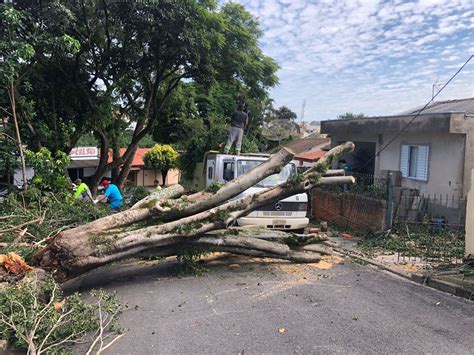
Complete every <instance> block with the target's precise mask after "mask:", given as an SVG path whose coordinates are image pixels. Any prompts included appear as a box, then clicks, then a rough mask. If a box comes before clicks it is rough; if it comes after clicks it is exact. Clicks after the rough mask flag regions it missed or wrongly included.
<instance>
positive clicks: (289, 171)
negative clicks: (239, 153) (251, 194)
mask: <svg viewBox="0 0 474 355" xmlns="http://www.w3.org/2000/svg"><path fill="white" fill-rule="evenodd" d="M262 163H263V161H260V160H239V161H238V162H237V176H240V175H242V174H245V173H246V172H247V171H249V170H252V169H253V168H255V167H256V166H258V165H260V164H262ZM295 173H296V168H295V165H294V164H292V163H289V164H286V165H285V167H284V168H283V169H282V170H281V171H280V172H279V173H278V174H273V175H270V176H268V177H266V178H265V179H263V180H262V181H260V182H258V183H257V184H256V185H255V186H257V187H272V186H275V185H278V184H282V183H284V182H286V181H287V180H288V178H289V177H290V176H292V175H293V174H295Z"/></svg>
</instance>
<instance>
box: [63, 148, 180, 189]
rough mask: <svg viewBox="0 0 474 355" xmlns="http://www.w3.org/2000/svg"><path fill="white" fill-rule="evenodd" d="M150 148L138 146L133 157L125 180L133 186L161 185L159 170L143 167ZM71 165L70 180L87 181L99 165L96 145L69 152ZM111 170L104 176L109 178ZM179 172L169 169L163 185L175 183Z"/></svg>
mask: <svg viewBox="0 0 474 355" xmlns="http://www.w3.org/2000/svg"><path fill="white" fill-rule="evenodd" d="M149 150H150V148H138V149H137V151H136V153H135V156H134V157H133V161H132V167H131V169H130V173H129V174H128V178H127V180H128V181H129V182H130V183H132V184H133V185H135V186H143V187H154V186H158V185H162V176H161V171H160V170H157V169H147V168H145V163H144V161H143V158H144V156H145V154H146V152H148V151H149ZM125 151H126V148H120V155H123V154H124V153H125ZM70 157H71V165H70V167H69V168H68V173H69V176H70V178H71V179H72V180H74V179H76V178H80V179H82V180H84V181H85V182H87V178H88V177H90V176H92V175H93V174H94V172H95V170H96V169H97V167H98V166H99V150H98V149H97V148H96V147H78V148H74V149H73V150H72V151H71V153H70ZM111 161H112V151H111V150H110V151H109V157H108V162H109V163H110V162H111ZM111 176H112V173H111V171H107V172H106V174H105V176H104V177H106V178H110V177H111ZM179 177H180V172H179V170H177V169H171V170H170V171H169V172H168V176H167V178H166V181H165V185H172V184H177V183H178V182H179Z"/></svg>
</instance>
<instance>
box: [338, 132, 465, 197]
mask: <svg viewBox="0 0 474 355" xmlns="http://www.w3.org/2000/svg"><path fill="white" fill-rule="evenodd" d="M394 136H395V133H385V134H372V135H371V134H354V133H353V132H348V131H341V132H337V133H333V134H332V136H331V138H332V144H333V146H335V145H337V144H339V142H340V141H348V140H350V141H353V142H357V141H360V142H375V143H376V151H379V150H380V148H381V147H384V146H385V145H386V144H387V143H388V142H389V141H390V140H391V139H392V138H393V137H394ZM473 136H474V135H473ZM473 136H466V135H465V134H453V133H449V132H441V131H438V132H427V133H424V132H418V133H404V134H402V135H400V136H399V137H397V138H396V139H395V141H393V143H391V144H390V145H389V146H388V147H387V148H386V149H385V150H384V151H383V152H382V153H381V154H380V156H379V157H377V158H376V159H375V175H377V176H378V174H379V173H380V171H382V170H396V171H399V170H400V152H401V146H402V145H403V144H414V145H428V146H429V147H430V152H429V163H428V181H427V182H425V181H419V180H414V179H410V178H402V186H403V187H407V188H413V189H417V190H418V191H419V192H420V194H425V195H428V194H430V195H434V194H437V195H439V194H442V195H446V194H448V195H450V196H455V197H459V196H465V195H466V193H467V189H466V187H465V182H464V179H465V175H466V174H465V166H464V165H465V159H466V149H465V147H466V137H468V139H472V137H473ZM469 150H472V159H471V160H470V161H469V162H467V161H466V164H471V165H474V142H470V145H469ZM346 160H348V161H350V159H346ZM473 168H474V166H473Z"/></svg>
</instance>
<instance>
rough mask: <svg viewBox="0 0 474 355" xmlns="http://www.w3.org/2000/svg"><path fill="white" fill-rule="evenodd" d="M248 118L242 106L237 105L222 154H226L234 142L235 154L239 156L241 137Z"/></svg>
mask: <svg viewBox="0 0 474 355" xmlns="http://www.w3.org/2000/svg"><path fill="white" fill-rule="evenodd" d="M247 124H248V116H247V114H246V113H245V112H244V105H243V104H239V106H238V107H237V111H235V112H234V113H233V114H232V118H231V127H230V132H229V137H228V138H227V143H226V145H225V147H224V154H228V153H229V151H230V148H231V147H232V144H233V143H234V142H235V153H236V154H237V155H240V148H241V147H242V137H243V136H244V128H245V127H247Z"/></svg>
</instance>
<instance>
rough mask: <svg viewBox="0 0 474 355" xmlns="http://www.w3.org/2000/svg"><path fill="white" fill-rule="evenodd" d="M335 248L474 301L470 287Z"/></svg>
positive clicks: (399, 274) (411, 279)
mask: <svg viewBox="0 0 474 355" xmlns="http://www.w3.org/2000/svg"><path fill="white" fill-rule="evenodd" d="M333 249H334V251H336V252H338V253H340V254H343V255H346V256H350V257H352V258H355V259H358V260H360V261H363V262H365V263H367V264H370V265H373V266H377V267H378V268H380V269H383V270H385V271H388V272H390V273H392V274H395V275H397V276H400V277H403V278H404V279H407V280H410V281H413V282H416V283H418V284H420V285H422V286H428V287H431V288H434V289H437V290H439V291H442V292H447V293H450V294H452V295H455V296H458V297H463V298H467V299H468V300H470V301H474V292H472V291H471V290H468V289H466V288H464V287H462V286H459V285H456V284H453V283H451V282H448V281H442V280H437V279H433V278H432V277H431V275H423V274H419V273H409V272H404V271H401V270H398V269H395V268H393V267H390V266H388V265H386V264H383V263H380V262H378V261H375V260H372V259H367V258H364V257H363V256H360V255H358V254H355V253H353V252H350V251H348V250H345V249H339V248H335V247H333Z"/></svg>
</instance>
